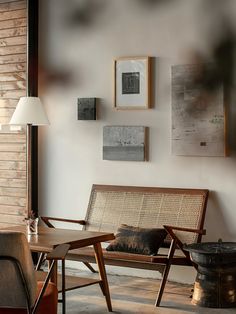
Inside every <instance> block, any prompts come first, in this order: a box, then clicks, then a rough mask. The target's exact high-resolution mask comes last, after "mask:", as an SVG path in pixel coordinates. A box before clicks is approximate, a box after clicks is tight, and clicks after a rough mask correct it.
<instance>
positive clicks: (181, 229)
mask: <svg viewBox="0 0 236 314" xmlns="http://www.w3.org/2000/svg"><path fill="white" fill-rule="evenodd" d="M163 227H164V228H165V229H166V230H167V232H168V233H169V231H170V230H176V231H186V232H193V233H198V234H202V235H205V234H206V230H205V229H192V228H184V227H175V226H167V225H164V226H163Z"/></svg>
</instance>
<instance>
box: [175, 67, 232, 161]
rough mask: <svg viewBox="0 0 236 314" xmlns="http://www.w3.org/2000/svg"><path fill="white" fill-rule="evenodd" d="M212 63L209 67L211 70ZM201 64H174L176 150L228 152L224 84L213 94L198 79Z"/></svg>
mask: <svg viewBox="0 0 236 314" xmlns="http://www.w3.org/2000/svg"><path fill="white" fill-rule="evenodd" d="M210 67H211V64H208V65H206V70H205V71H210V69H211V68H210ZM198 70H199V65H196V64H187V65H175V66H172V71H171V74H172V154H173V155H182V156H218V157H221V156H222V157H223V156H226V155H227V147H226V118H225V105H224V93H223V85H222V86H219V88H218V89H216V90H214V92H213V91H212V92H211V93H209V94H206V93H204V92H203V89H202V86H201V85H200V84H197V83H196V81H195V80H194V78H195V74H196V73H198V72H197V71H198Z"/></svg>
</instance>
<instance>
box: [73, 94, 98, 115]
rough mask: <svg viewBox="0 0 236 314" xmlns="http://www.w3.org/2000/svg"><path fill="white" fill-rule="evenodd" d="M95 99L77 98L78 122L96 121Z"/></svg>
mask: <svg viewBox="0 0 236 314" xmlns="http://www.w3.org/2000/svg"><path fill="white" fill-rule="evenodd" d="M96 116H97V112H96V98H78V120H96Z"/></svg>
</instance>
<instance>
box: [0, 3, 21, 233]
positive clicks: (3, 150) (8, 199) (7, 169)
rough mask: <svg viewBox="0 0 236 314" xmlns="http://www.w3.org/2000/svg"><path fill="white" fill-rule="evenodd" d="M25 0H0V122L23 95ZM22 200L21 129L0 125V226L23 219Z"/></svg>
mask: <svg viewBox="0 0 236 314" xmlns="http://www.w3.org/2000/svg"><path fill="white" fill-rule="evenodd" d="M26 36H27V8H26V0H19V1H17V0H15V1H12V0H3V1H0V125H3V124H7V123H8V122H9V121H10V118H11V116H12V114H13V112H14V109H15V107H16V104H17V102H18V99H19V98H20V97H21V96H25V95H26V53H27V37H26ZM25 204H26V135H25V131H24V130H21V131H20V132H12V131H10V130H9V131H6V128H0V228H1V227H3V226H8V225H10V224H19V223H23V216H24V215H25Z"/></svg>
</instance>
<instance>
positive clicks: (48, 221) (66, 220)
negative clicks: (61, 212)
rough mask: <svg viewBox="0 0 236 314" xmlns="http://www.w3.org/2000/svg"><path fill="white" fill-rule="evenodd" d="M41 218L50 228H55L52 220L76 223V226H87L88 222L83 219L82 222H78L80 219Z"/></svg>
mask: <svg viewBox="0 0 236 314" xmlns="http://www.w3.org/2000/svg"><path fill="white" fill-rule="evenodd" d="M40 218H41V219H42V221H43V222H44V223H45V224H46V225H47V226H48V227H50V228H55V227H54V225H53V224H52V223H51V222H50V220H53V221H61V222H68V223H74V224H79V225H86V221H85V220H82V219H80V220H78V219H66V218H58V217H48V216H41V217H40Z"/></svg>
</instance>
